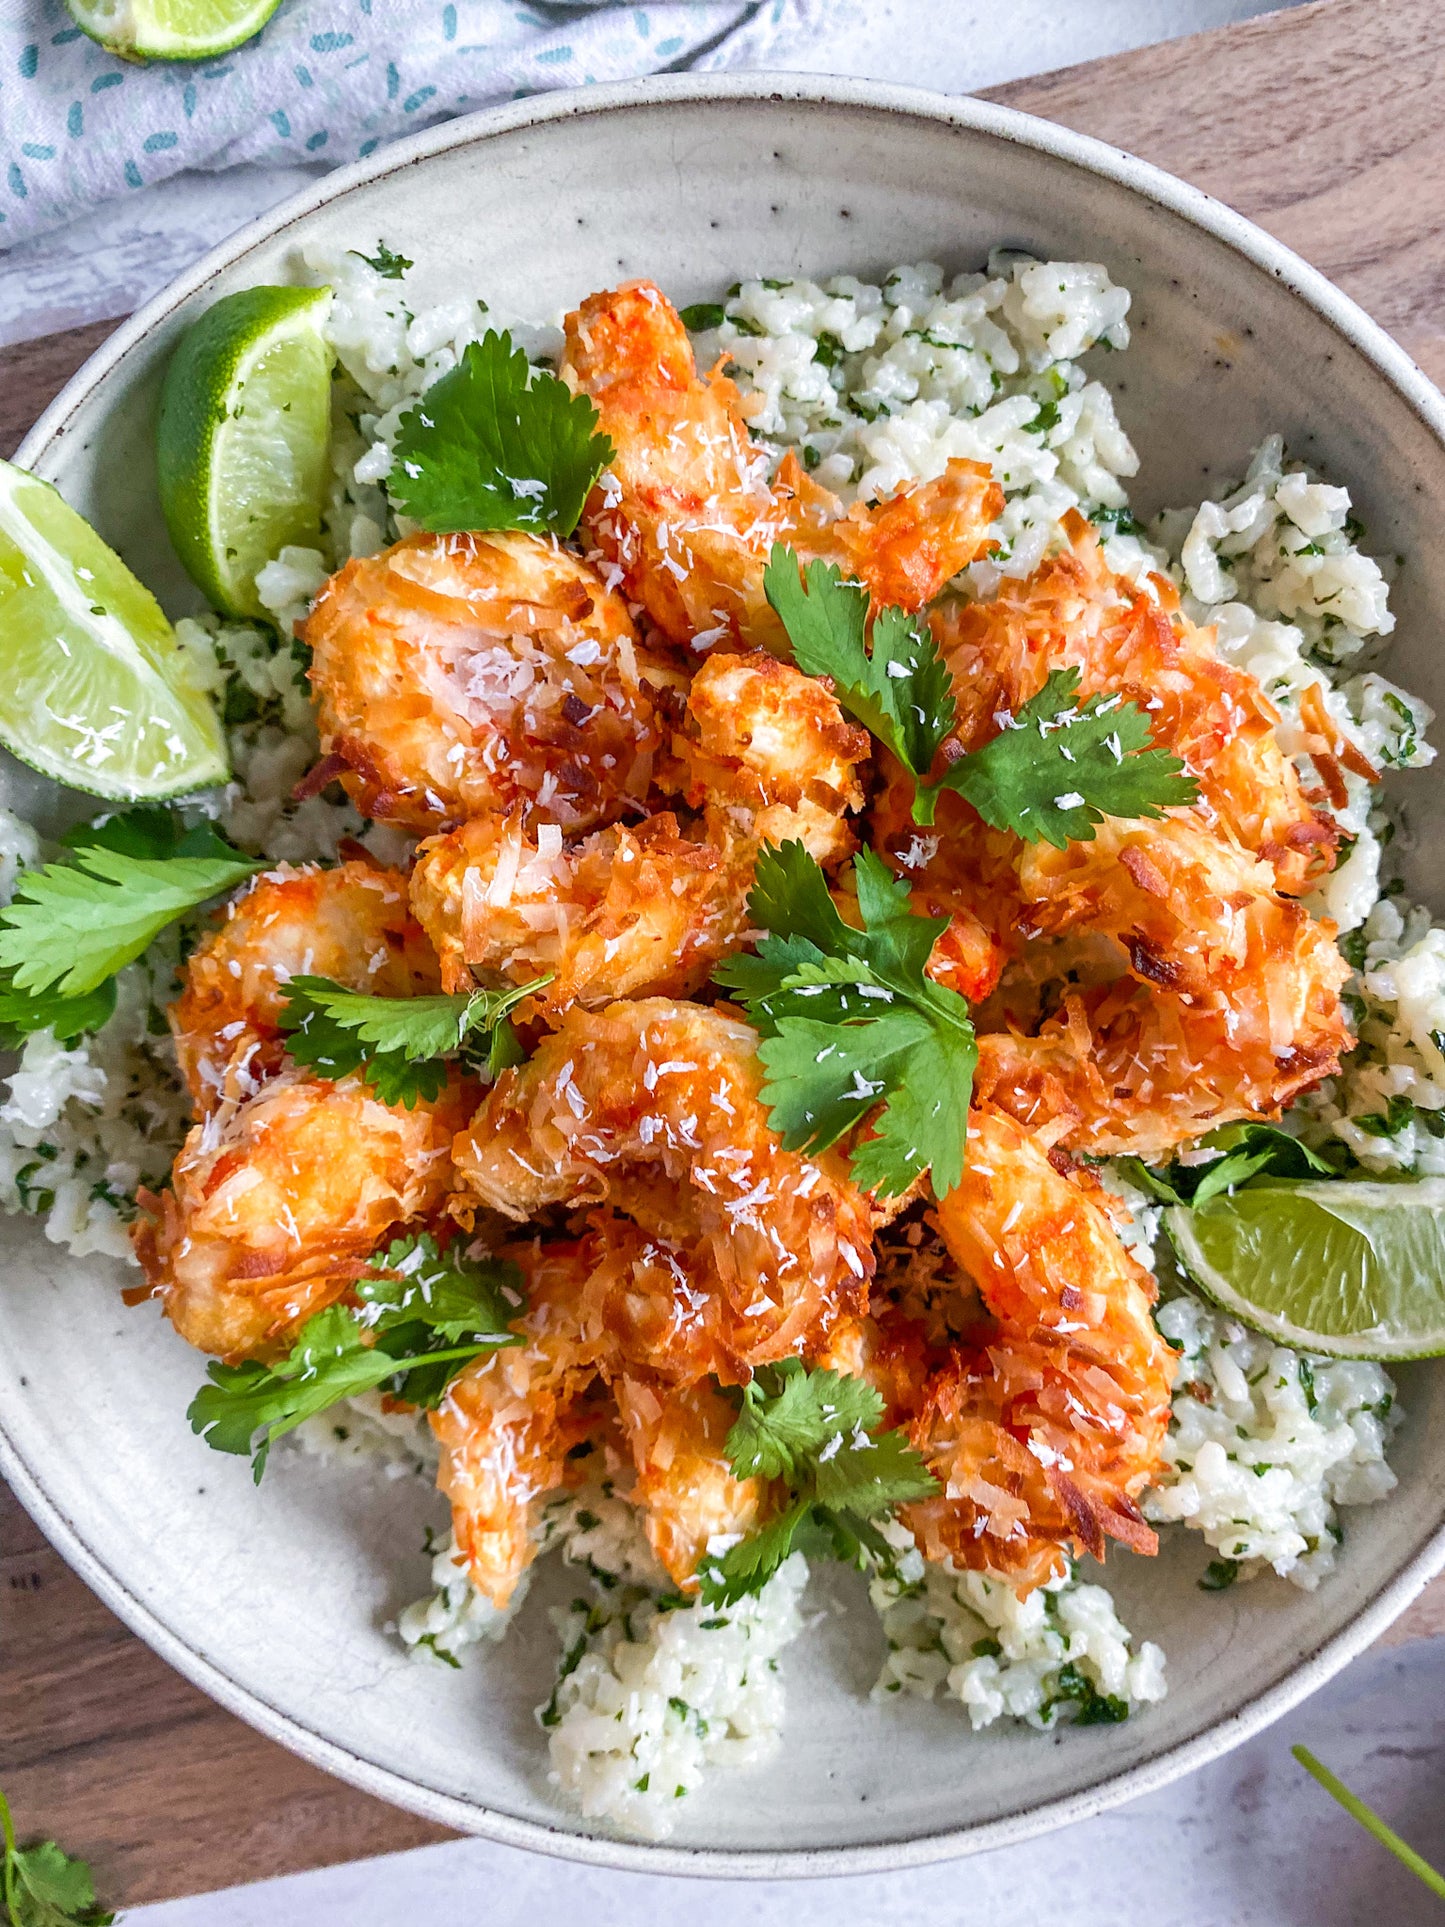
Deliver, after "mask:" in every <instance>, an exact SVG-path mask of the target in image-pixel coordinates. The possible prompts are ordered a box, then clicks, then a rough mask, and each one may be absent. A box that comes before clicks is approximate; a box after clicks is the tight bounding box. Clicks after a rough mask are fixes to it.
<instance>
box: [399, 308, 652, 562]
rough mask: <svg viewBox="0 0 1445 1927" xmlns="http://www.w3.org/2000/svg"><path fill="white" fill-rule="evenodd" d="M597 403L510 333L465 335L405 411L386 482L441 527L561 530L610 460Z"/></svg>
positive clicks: (406, 508)
mask: <svg viewBox="0 0 1445 1927" xmlns="http://www.w3.org/2000/svg"><path fill="white" fill-rule="evenodd" d="M597 421H598V415H597V410H596V409H595V408H594V407H593V405H592V403H591V402H590V401H589V400H588V399H587V397H586V396H585V395H574V394H573V393H572V392H571V390H570V389H569V388H568V387H567V385H566V383H565V382H562V381H559V380H558V379H557V377H556V376H555V375H549V374H538V375H533V374H532V371H531V370H530V369H529V367H528V366H527V357H526V356H525V355H524V354H523V353H522V351H521V349H520V348H514V347H513V345H512V338H511V336H510V335H508V334H500V335H499V334H495V333H492V332H490V331H489V332H488V334H487V336H486V338H485V339H484V340H483V341H480V342H475V341H474V342H470V343H469V344H468V346H467V348H466V350H465V352H464V353H463V355H462V358H461V360H460V361H459V362H458V364H457V366H456V367H455V368H453V369H452V370H451V371H450V372H449V373H448V374H445V375H443V376H442V377H441V378H440V380H438V381H434V382H433V383H432V385H431V387H430V388H428V389H427V391H426V393H425V394H424V395H423V396H422V398H421V400H420V401H419V402H417V404H416V405H415V407H413V408H410V409H408V410H407V412H406V414H404V415H403V416H402V418H401V425H400V427H399V429H398V431H397V437H396V454H395V460H394V462H393V465H392V471H391V476H390V478H389V480H388V483H387V486H388V488H389V489H390V491H391V495H392V498H393V500H394V501H395V502H396V504H397V507H398V508H400V509H401V510H402V511H403V512H404V513H405V514H407V515H409V516H411V517H412V518H413V519H414V520H415V521H417V522H420V524H421V525H422V527H423V528H425V529H431V530H433V531H434V532H435V533H437V534H450V533H457V532H463V531H466V530H468V529H528V530H531V531H532V532H533V533H534V534H543V533H551V534H552V535H560V536H567V535H570V534H571V533H572V531H573V529H575V528H576V526H577V523H578V521H579V520H580V518H581V515H582V504H583V503H584V502H585V501H586V499H587V494H588V491H589V489H590V488H591V487H592V484H593V483H594V482H595V481H596V480H597V477H598V476H599V475H600V474H601V472H602V470H603V469H604V468H605V467H606V466H607V464H608V463H609V462H610V461H611V460H612V457H613V453H614V450H613V446H612V443H611V441H610V440H609V439H608V437H607V436H606V435H598V434H596V433H595V432H594V431H595V430H596V427H597Z"/></svg>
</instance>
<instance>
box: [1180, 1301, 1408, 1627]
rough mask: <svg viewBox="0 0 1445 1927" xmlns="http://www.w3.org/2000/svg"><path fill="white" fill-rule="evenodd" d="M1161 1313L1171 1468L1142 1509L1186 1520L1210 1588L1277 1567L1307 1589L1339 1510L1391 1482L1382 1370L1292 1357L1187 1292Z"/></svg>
mask: <svg viewBox="0 0 1445 1927" xmlns="http://www.w3.org/2000/svg"><path fill="white" fill-rule="evenodd" d="M1158 1322H1159V1329H1160V1330H1161V1331H1162V1332H1163V1333H1164V1335H1165V1337H1166V1338H1168V1339H1169V1340H1170V1341H1171V1342H1172V1343H1173V1344H1175V1345H1178V1346H1179V1347H1180V1348H1181V1349H1182V1351H1183V1354H1184V1356H1183V1359H1182V1361H1181V1364H1180V1367H1179V1373H1178V1376H1177V1378H1176V1380H1175V1388H1174V1422H1173V1424H1172V1425H1171V1427H1170V1430H1169V1436H1168V1438H1167V1439H1166V1441H1165V1446H1164V1457H1165V1462H1166V1464H1167V1465H1168V1466H1169V1468H1170V1471H1169V1473H1168V1474H1167V1475H1166V1476H1165V1477H1163V1478H1161V1480H1160V1481H1159V1484H1158V1485H1157V1486H1156V1487H1155V1489H1154V1490H1153V1491H1152V1492H1151V1493H1149V1495H1148V1496H1147V1497H1146V1499H1145V1504H1144V1510H1145V1513H1146V1514H1147V1516H1148V1517H1149V1518H1150V1519H1152V1520H1154V1521H1155V1522H1156V1523H1157V1524H1171V1523H1174V1522H1176V1521H1177V1522H1180V1523H1183V1524H1185V1525H1188V1526H1192V1527H1193V1528H1194V1530H1195V1531H1197V1532H1200V1533H1202V1534H1203V1535H1204V1539H1205V1542H1206V1544H1208V1545H1210V1546H1213V1547H1214V1548H1215V1550H1216V1551H1218V1552H1219V1553H1220V1554H1221V1555H1222V1557H1223V1561H1224V1562H1225V1564H1224V1566H1223V1568H1222V1569H1221V1568H1217V1567H1216V1568H1212V1569H1211V1578H1210V1579H1209V1580H1207V1581H1206V1583H1207V1584H1213V1585H1222V1584H1228V1583H1231V1582H1232V1581H1233V1580H1234V1579H1235V1578H1236V1577H1238V1578H1252V1577H1254V1576H1255V1575H1257V1574H1258V1573H1260V1572H1262V1571H1263V1570H1264V1569H1265V1568H1266V1567H1273V1569H1274V1571H1275V1572H1277V1573H1279V1574H1280V1575H1281V1576H1282V1577H1284V1578H1287V1579H1290V1580H1293V1582H1294V1584H1295V1585H1297V1586H1302V1587H1304V1588H1305V1590H1306V1591H1313V1590H1314V1588H1315V1587H1316V1586H1317V1585H1318V1584H1319V1582H1320V1580H1321V1579H1322V1578H1324V1577H1325V1575H1326V1574H1328V1573H1330V1572H1332V1571H1333V1570H1334V1566H1335V1555H1336V1550H1337V1548H1338V1546H1339V1544H1340V1542H1341V1540H1342V1539H1343V1537H1344V1533H1343V1530H1342V1527H1341V1525H1340V1519H1339V1511H1338V1508H1339V1507H1341V1506H1352V1505H1373V1504H1375V1503H1376V1502H1377V1501H1378V1500H1380V1499H1383V1498H1386V1497H1388V1495H1389V1494H1390V1493H1391V1492H1393V1491H1394V1489H1395V1475H1394V1473H1393V1472H1392V1471H1391V1470H1390V1468H1389V1466H1388V1464H1387V1463H1386V1461H1385V1448H1386V1446H1387V1445H1388V1443H1389V1440H1390V1436H1391V1434H1392V1433H1393V1432H1394V1430H1395V1428H1396V1427H1397V1426H1398V1425H1399V1423H1400V1419H1401V1416H1402V1414H1401V1411H1400V1408H1399V1406H1398V1404H1397V1403H1396V1400H1395V1387H1394V1383H1393V1381H1392V1380H1391V1378H1390V1375H1389V1373H1388V1372H1386V1371H1385V1370H1384V1368H1383V1367H1382V1366H1379V1365H1371V1364H1367V1363H1364V1362H1363V1361H1361V1362H1356V1361H1353V1360H1341V1359H1328V1358H1318V1357H1310V1356H1306V1355H1301V1354H1300V1353H1298V1352H1295V1351H1292V1350H1290V1348H1289V1347H1288V1346H1285V1345H1279V1344H1276V1343H1275V1342H1274V1340H1273V1339H1270V1338H1266V1337H1264V1336H1262V1335H1261V1334H1260V1333H1258V1332H1250V1331H1246V1330H1245V1329H1244V1327H1243V1326H1242V1325H1239V1324H1237V1323H1235V1321H1234V1320H1233V1319H1230V1318H1226V1317H1224V1316H1223V1315H1222V1314H1220V1313H1218V1312H1214V1311H1211V1310H1210V1309H1209V1307H1208V1306H1206V1305H1203V1304H1201V1303H1200V1302H1199V1300H1198V1299H1197V1298H1194V1297H1191V1296H1187V1295H1186V1296H1181V1297H1178V1298H1174V1299H1172V1300H1171V1301H1170V1302H1169V1303H1168V1304H1167V1305H1165V1306H1163V1308H1162V1309H1161V1310H1160V1312H1159V1314H1158Z"/></svg>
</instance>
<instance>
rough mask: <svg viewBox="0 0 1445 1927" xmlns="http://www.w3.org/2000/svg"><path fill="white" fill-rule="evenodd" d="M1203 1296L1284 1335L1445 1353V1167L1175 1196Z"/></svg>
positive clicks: (1369, 1352)
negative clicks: (1198, 1199)
mask: <svg viewBox="0 0 1445 1927" xmlns="http://www.w3.org/2000/svg"><path fill="white" fill-rule="evenodd" d="M1164 1222H1165V1225H1166V1228H1167V1229H1168V1232H1169V1236H1170V1239H1171V1242H1172V1243H1173V1246H1174V1249H1175V1252H1176V1253H1177V1255H1178V1257H1179V1260H1180V1262H1181V1264H1182V1265H1183V1267H1184V1269H1185V1271H1186V1272H1187V1273H1188V1275H1189V1276H1190V1278H1191V1279H1192V1280H1193V1281H1194V1283H1195V1284H1196V1285H1198V1287H1199V1288H1200V1290H1201V1291H1202V1292H1203V1293H1204V1294H1205V1296H1206V1297H1208V1298H1209V1299H1211V1300H1212V1301H1213V1302H1214V1303H1215V1304H1216V1305H1218V1306H1219V1307H1220V1309H1221V1310H1223V1311H1226V1312H1228V1313H1230V1314H1231V1315H1232V1316H1233V1317H1236V1318H1238V1319H1239V1321H1240V1323H1241V1324H1244V1325H1249V1326H1252V1327H1253V1328H1254V1329H1255V1330H1256V1331H1261V1332H1264V1333H1266V1334H1267V1335H1268V1336H1269V1337H1272V1338H1275V1339H1277V1340H1278V1341H1279V1342H1280V1343H1281V1344H1285V1345H1290V1346H1293V1347H1295V1348H1296V1349H1298V1350H1300V1351H1308V1352H1319V1353H1321V1354H1323V1355H1325V1356H1327V1357H1333V1358H1354V1359H1371V1360H1378V1361H1382V1362H1389V1361H1391V1360H1395V1361H1399V1360H1404V1359H1410V1358H1435V1357H1439V1356H1440V1355H1441V1354H1445V1178H1420V1179H1417V1180H1415V1181H1414V1182H1411V1183H1394V1184H1390V1183H1380V1182H1372V1181H1369V1180H1356V1179H1340V1180H1302V1181H1299V1182H1287V1181H1271V1182H1266V1183H1262V1184H1257V1185H1250V1186H1247V1187H1246V1188H1244V1189H1243V1190H1241V1191H1238V1192H1235V1193H1234V1194H1233V1195H1232V1196H1221V1197H1218V1198H1215V1199H1212V1200H1211V1201H1210V1202H1209V1203H1208V1204H1207V1205H1205V1206H1203V1207H1202V1208H1201V1209H1199V1210H1197V1211H1191V1210H1190V1209H1189V1208H1188V1207H1187V1206H1182V1205H1176V1206H1172V1207H1171V1208H1170V1209H1169V1210H1168V1211H1166V1212H1165V1214H1164Z"/></svg>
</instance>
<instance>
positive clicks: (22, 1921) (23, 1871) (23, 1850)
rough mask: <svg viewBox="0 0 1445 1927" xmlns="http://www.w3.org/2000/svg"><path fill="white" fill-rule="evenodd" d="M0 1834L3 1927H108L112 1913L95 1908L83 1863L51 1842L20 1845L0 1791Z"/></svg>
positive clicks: (94, 1899)
mask: <svg viewBox="0 0 1445 1927" xmlns="http://www.w3.org/2000/svg"><path fill="white" fill-rule="evenodd" d="M0 1831H3V1834H4V1843H5V1868H4V1882H3V1891H4V1901H5V1919H6V1920H7V1922H8V1923H9V1927H110V1923H111V1922H112V1921H113V1920H114V1919H115V1915H114V1914H113V1913H112V1912H111V1911H110V1909H109V1908H108V1907H101V1906H99V1905H98V1904H97V1902H96V1898H95V1885H94V1882H93V1881H92V1879H91V1875H90V1868H89V1866H88V1865H87V1864H86V1862H85V1861H84V1860H76V1859H74V1858H73V1857H72V1856H71V1855H70V1854H68V1853H64V1852H62V1850H61V1849H60V1848H59V1847H58V1846H56V1844H55V1842H54V1841H53V1840H42V1841H40V1842H38V1843H37V1845H35V1846H33V1847H22V1846H20V1845H19V1844H18V1843H17V1841H16V1838H15V1822H14V1819H13V1818H12V1816H11V1813H10V1803H9V1801H8V1800H7V1799H6V1798H5V1795H4V1794H3V1793H0Z"/></svg>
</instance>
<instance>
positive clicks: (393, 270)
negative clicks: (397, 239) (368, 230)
mask: <svg viewBox="0 0 1445 1927" xmlns="http://www.w3.org/2000/svg"><path fill="white" fill-rule="evenodd" d="M346 252H347V253H348V254H354V255H355V256H356V258H357V260H358V261H364V262H365V263H366V265H367V266H368V267H369V268H370V269H371V270H372V272H373V273H374V274H379V275H380V276H381V278H382V280H383V281H400V279H401V277H402V276H403V275H404V274H405V273H406V271H407V269H408V268H410V267H414V266H415V265H416V264H415V263H414V262H412V261H408V260H407V258H406V256H405V255H404V254H394V253H393V252H392V250H391V249H390V248H389V247H388V246H387V245H386V243H385V241H378V242H377V244H376V253H375V254H363V253H362V252H361V249H360V248H348V249H347V250H346Z"/></svg>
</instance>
